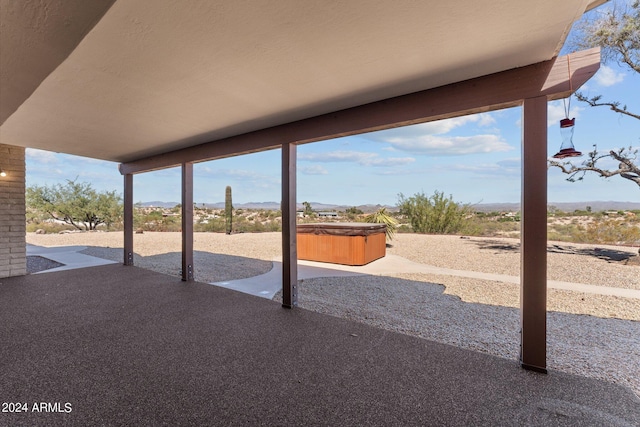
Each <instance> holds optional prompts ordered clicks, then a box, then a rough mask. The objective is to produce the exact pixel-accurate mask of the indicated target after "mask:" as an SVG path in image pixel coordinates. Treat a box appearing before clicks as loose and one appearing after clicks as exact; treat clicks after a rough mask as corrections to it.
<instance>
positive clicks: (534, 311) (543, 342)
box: [520, 96, 547, 373]
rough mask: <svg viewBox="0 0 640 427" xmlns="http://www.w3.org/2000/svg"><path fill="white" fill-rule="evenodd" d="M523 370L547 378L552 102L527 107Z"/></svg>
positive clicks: (529, 103) (524, 134) (527, 101)
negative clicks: (549, 126)
mask: <svg viewBox="0 0 640 427" xmlns="http://www.w3.org/2000/svg"><path fill="white" fill-rule="evenodd" d="M521 209H522V223H521V253H520V259H521V272H520V311H521V312H520V316H521V344H520V345H521V347H520V365H521V366H522V367H523V368H525V369H529V370H532V371H537V372H543V373H546V372H547V97H546V96H539V97H536V98H530V99H525V100H524V103H523V107H522V206H521Z"/></svg>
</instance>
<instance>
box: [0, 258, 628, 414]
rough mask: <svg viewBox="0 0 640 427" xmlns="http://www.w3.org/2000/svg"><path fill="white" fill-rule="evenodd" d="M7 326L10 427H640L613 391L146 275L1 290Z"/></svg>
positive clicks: (0, 390) (36, 278) (76, 277)
mask: <svg viewBox="0 0 640 427" xmlns="http://www.w3.org/2000/svg"><path fill="white" fill-rule="evenodd" d="M0 324H1V325H2V327H1V328H0V343H1V345H0V368H1V370H0V396H1V398H2V402H3V403H2V405H3V408H2V412H0V425H12V426H13V425H48V426H55V425H65V426H68V425H79V426H80V425H82V426H87V425H153V426H157V425H235V424H244V425H256V424H262V425H639V424H640V409H639V408H640V400H639V399H638V398H637V397H636V396H635V395H634V394H633V393H632V392H631V391H630V390H628V389H626V388H623V387H619V386H616V385H614V384H610V383H607V382H604V381H598V380H594V379H588V378H583V377H579V376H574V375H569V374H565V373H560V372H555V371H551V372H550V373H549V374H548V375H542V374H536V373H531V372H527V371H524V370H522V369H520V368H519V366H518V364H517V362H516V361H515V360H506V359H501V358H497V357H493V356H489V355H485V354H481V353H477V352H473V351H468V350H463V349H459V348H457V347H453V346H448V345H444V344H439V343H435V342H432V341H428V340H424V339H420V338H415V337H411V336H406V335H402V334H398V333H392V332H388V331H384V330H382V329H377V328H374V327H371V326H367V325H364V324H360V323H355V322H352V321H349V320H345V319H340V318H335V317H331V316H327V315H323V314H319V313H315V312H311V311H307V310H304V309H294V310H287V309H283V308H282V307H281V306H280V304H278V303H276V302H273V301H269V300H266V299H263V298H259V297H255V296H251V295H246V294H243V293H239V292H235V291H232V290H228V289H224V288H219V287H216V286H211V285H207V284H203V283H197V282H195V283H185V282H181V281H180V280H179V279H178V278H174V277H170V276H166V275H162V274H159V273H155V272H152V271H148V270H143V269H140V268H137V267H124V266H121V265H117V264H114V265H105V266H99V267H92V268H84V269H77V270H68V271H60V272H53V273H48V274H42V275H29V276H24V277H14V278H9V279H0ZM10 402H11V403H20V404H21V405H19V406H20V408H22V409H24V408H25V407H26V409H27V410H26V412H19V413H18V412H13V413H11V412H4V410H5V409H8V410H10V409H12V408H13V409H14V410H15V408H16V405H11V406H9V403H10ZM5 403H7V405H5ZM41 403H45V405H42V406H41ZM24 404H26V405H24ZM34 406H35V409H44V410H43V411H42V412H38V411H35V410H34ZM5 407H6V408H5ZM65 411H66V412H65Z"/></svg>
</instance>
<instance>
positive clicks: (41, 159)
mask: <svg viewBox="0 0 640 427" xmlns="http://www.w3.org/2000/svg"><path fill="white" fill-rule="evenodd" d="M25 157H26V159H27V160H30V161H34V162H37V163H45V164H48V163H58V158H57V157H56V153H53V152H51V151H44V150H38V149H35V148H27V149H26V150H25Z"/></svg>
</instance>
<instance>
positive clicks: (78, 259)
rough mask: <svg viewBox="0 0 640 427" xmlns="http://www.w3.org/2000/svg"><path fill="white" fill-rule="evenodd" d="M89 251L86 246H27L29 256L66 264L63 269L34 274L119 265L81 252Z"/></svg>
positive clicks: (52, 269)
mask: <svg viewBox="0 0 640 427" xmlns="http://www.w3.org/2000/svg"><path fill="white" fill-rule="evenodd" d="M85 249H87V247H86V246H51V247H44V246H36V245H29V244H28V245H27V256H41V257H43V258H47V259H50V260H52V261H56V262H59V263H60V264H64V265H63V266H61V267H56V268H50V269H48V270H43V271H39V272H37V273H32V274H41V273H53V272H56V271H64V270H74V269H76V268H85V267H96V266H98V265H106V264H117V263H116V262H115V261H110V260H107V259H103V258H96V257H93V256H89V255H85V254H81V253H80V251H83V250H85Z"/></svg>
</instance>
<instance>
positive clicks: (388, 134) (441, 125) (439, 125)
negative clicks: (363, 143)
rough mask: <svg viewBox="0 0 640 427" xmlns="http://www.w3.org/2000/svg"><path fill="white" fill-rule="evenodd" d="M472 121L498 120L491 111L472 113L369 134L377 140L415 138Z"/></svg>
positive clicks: (441, 132) (438, 132)
mask: <svg viewBox="0 0 640 427" xmlns="http://www.w3.org/2000/svg"><path fill="white" fill-rule="evenodd" d="M470 123H476V124H478V125H479V126H482V127H486V126H490V125H493V124H495V123H496V120H495V118H494V117H493V115H492V114H491V113H479V114H471V115H469V116H461V117H454V118H452V119H444V120H438V121H435V122H428V123H420V124H417V125H411V126H404V127H399V128H394V129H388V130H384V131H380V132H376V133H372V134H369V137H370V138H371V139H374V140H377V141H384V142H386V141H388V140H389V139H390V138H414V137H421V136H423V135H441V134H444V133H448V132H451V131H452V130H454V129H456V128H459V127H461V126H465V125H467V124H470Z"/></svg>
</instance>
